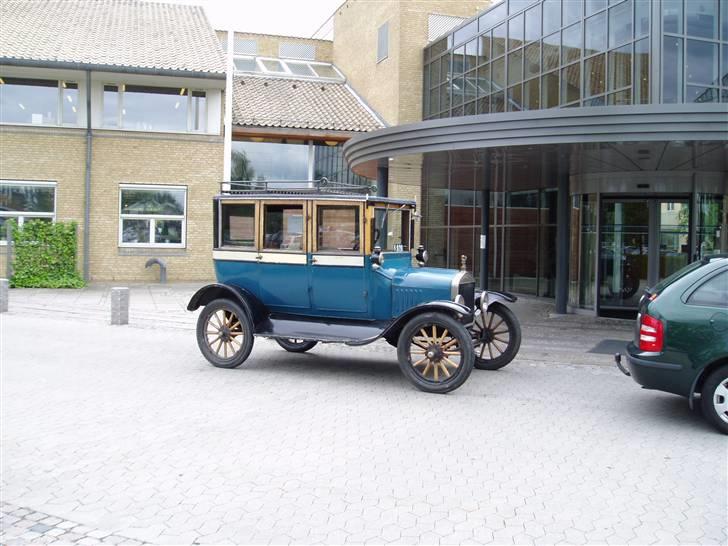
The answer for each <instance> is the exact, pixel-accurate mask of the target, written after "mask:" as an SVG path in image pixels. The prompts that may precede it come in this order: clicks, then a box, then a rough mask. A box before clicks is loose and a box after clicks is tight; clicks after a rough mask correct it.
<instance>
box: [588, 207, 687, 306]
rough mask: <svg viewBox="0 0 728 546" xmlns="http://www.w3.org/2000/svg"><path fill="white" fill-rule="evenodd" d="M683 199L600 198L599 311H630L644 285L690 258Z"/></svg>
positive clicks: (640, 294)
mask: <svg viewBox="0 0 728 546" xmlns="http://www.w3.org/2000/svg"><path fill="white" fill-rule="evenodd" d="M690 225H691V218H690V201H689V199H688V198H654V199H645V198H623V197H620V198H608V197H606V198H602V200H601V210H600V226H601V228H600V230H599V281H598V282H599V313H600V314H617V315H618V314H621V313H622V312H625V311H626V312H633V311H635V310H636V309H637V304H638V302H639V299H640V297H641V296H642V292H643V291H644V289H645V288H647V287H649V286H652V285H654V284H656V283H657V282H658V281H660V280H661V279H664V278H665V277H667V276H668V275H670V274H672V273H673V272H675V271H677V270H678V269H680V268H681V267H683V266H684V265H687V263H688V262H689V261H690V248H691V240H690Z"/></svg>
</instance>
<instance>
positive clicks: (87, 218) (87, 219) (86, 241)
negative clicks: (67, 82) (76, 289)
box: [83, 70, 92, 282]
mask: <svg viewBox="0 0 728 546" xmlns="http://www.w3.org/2000/svg"><path fill="white" fill-rule="evenodd" d="M91 141H92V135H91V71H90V70H87V71H86V181H85V185H84V204H83V280H84V281H86V282H88V281H89V277H90V275H89V248H90V246H91V245H90V233H89V230H90V227H91V226H90V224H91Z"/></svg>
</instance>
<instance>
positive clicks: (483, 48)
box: [478, 32, 491, 65]
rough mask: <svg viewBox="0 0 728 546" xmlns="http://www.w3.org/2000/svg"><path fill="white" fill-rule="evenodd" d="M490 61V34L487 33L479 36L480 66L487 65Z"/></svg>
mask: <svg viewBox="0 0 728 546" xmlns="http://www.w3.org/2000/svg"><path fill="white" fill-rule="evenodd" d="M490 59H491V54H490V33H489V32H486V33H485V34H481V35H480V36H478V64H479V65H480V64H483V63H487V62H488V61H489V60H490Z"/></svg>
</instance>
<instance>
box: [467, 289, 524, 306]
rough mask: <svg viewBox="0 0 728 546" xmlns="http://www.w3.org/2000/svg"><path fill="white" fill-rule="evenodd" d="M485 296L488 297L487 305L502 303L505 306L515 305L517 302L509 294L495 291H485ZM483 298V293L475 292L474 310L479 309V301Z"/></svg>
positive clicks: (514, 297)
mask: <svg viewBox="0 0 728 546" xmlns="http://www.w3.org/2000/svg"><path fill="white" fill-rule="evenodd" d="M485 294H487V296H488V299H487V301H488V305H490V304H491V303H496V302H498V303H502V304H504V305H507V304H509V303H515V302H516V301H518V297H517V296H514V295H513V294H511V293H510V292H499V291H497V290H487V291H485ZM482 296H483V292H476V293H475V308H476V309H480V301H481V298H482Z"/></svg>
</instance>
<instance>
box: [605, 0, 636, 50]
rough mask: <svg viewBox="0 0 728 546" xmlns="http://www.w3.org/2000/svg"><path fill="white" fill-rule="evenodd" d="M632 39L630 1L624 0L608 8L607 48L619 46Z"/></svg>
mask: <svg viewBox="0 0 728 546" xmlns="http://www.w3.org/2000/svg"><path fill="white" fill-rule="evenodd" d="M632 38H633V32H632V0H626V1H625V2H622V3H621V4H618V5H616V6H614V7H611V8H609V47H610V48H612V47H616V46H620V45H622V44H624V43H626V42H629V41H631V40H632Z"/></svg>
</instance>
